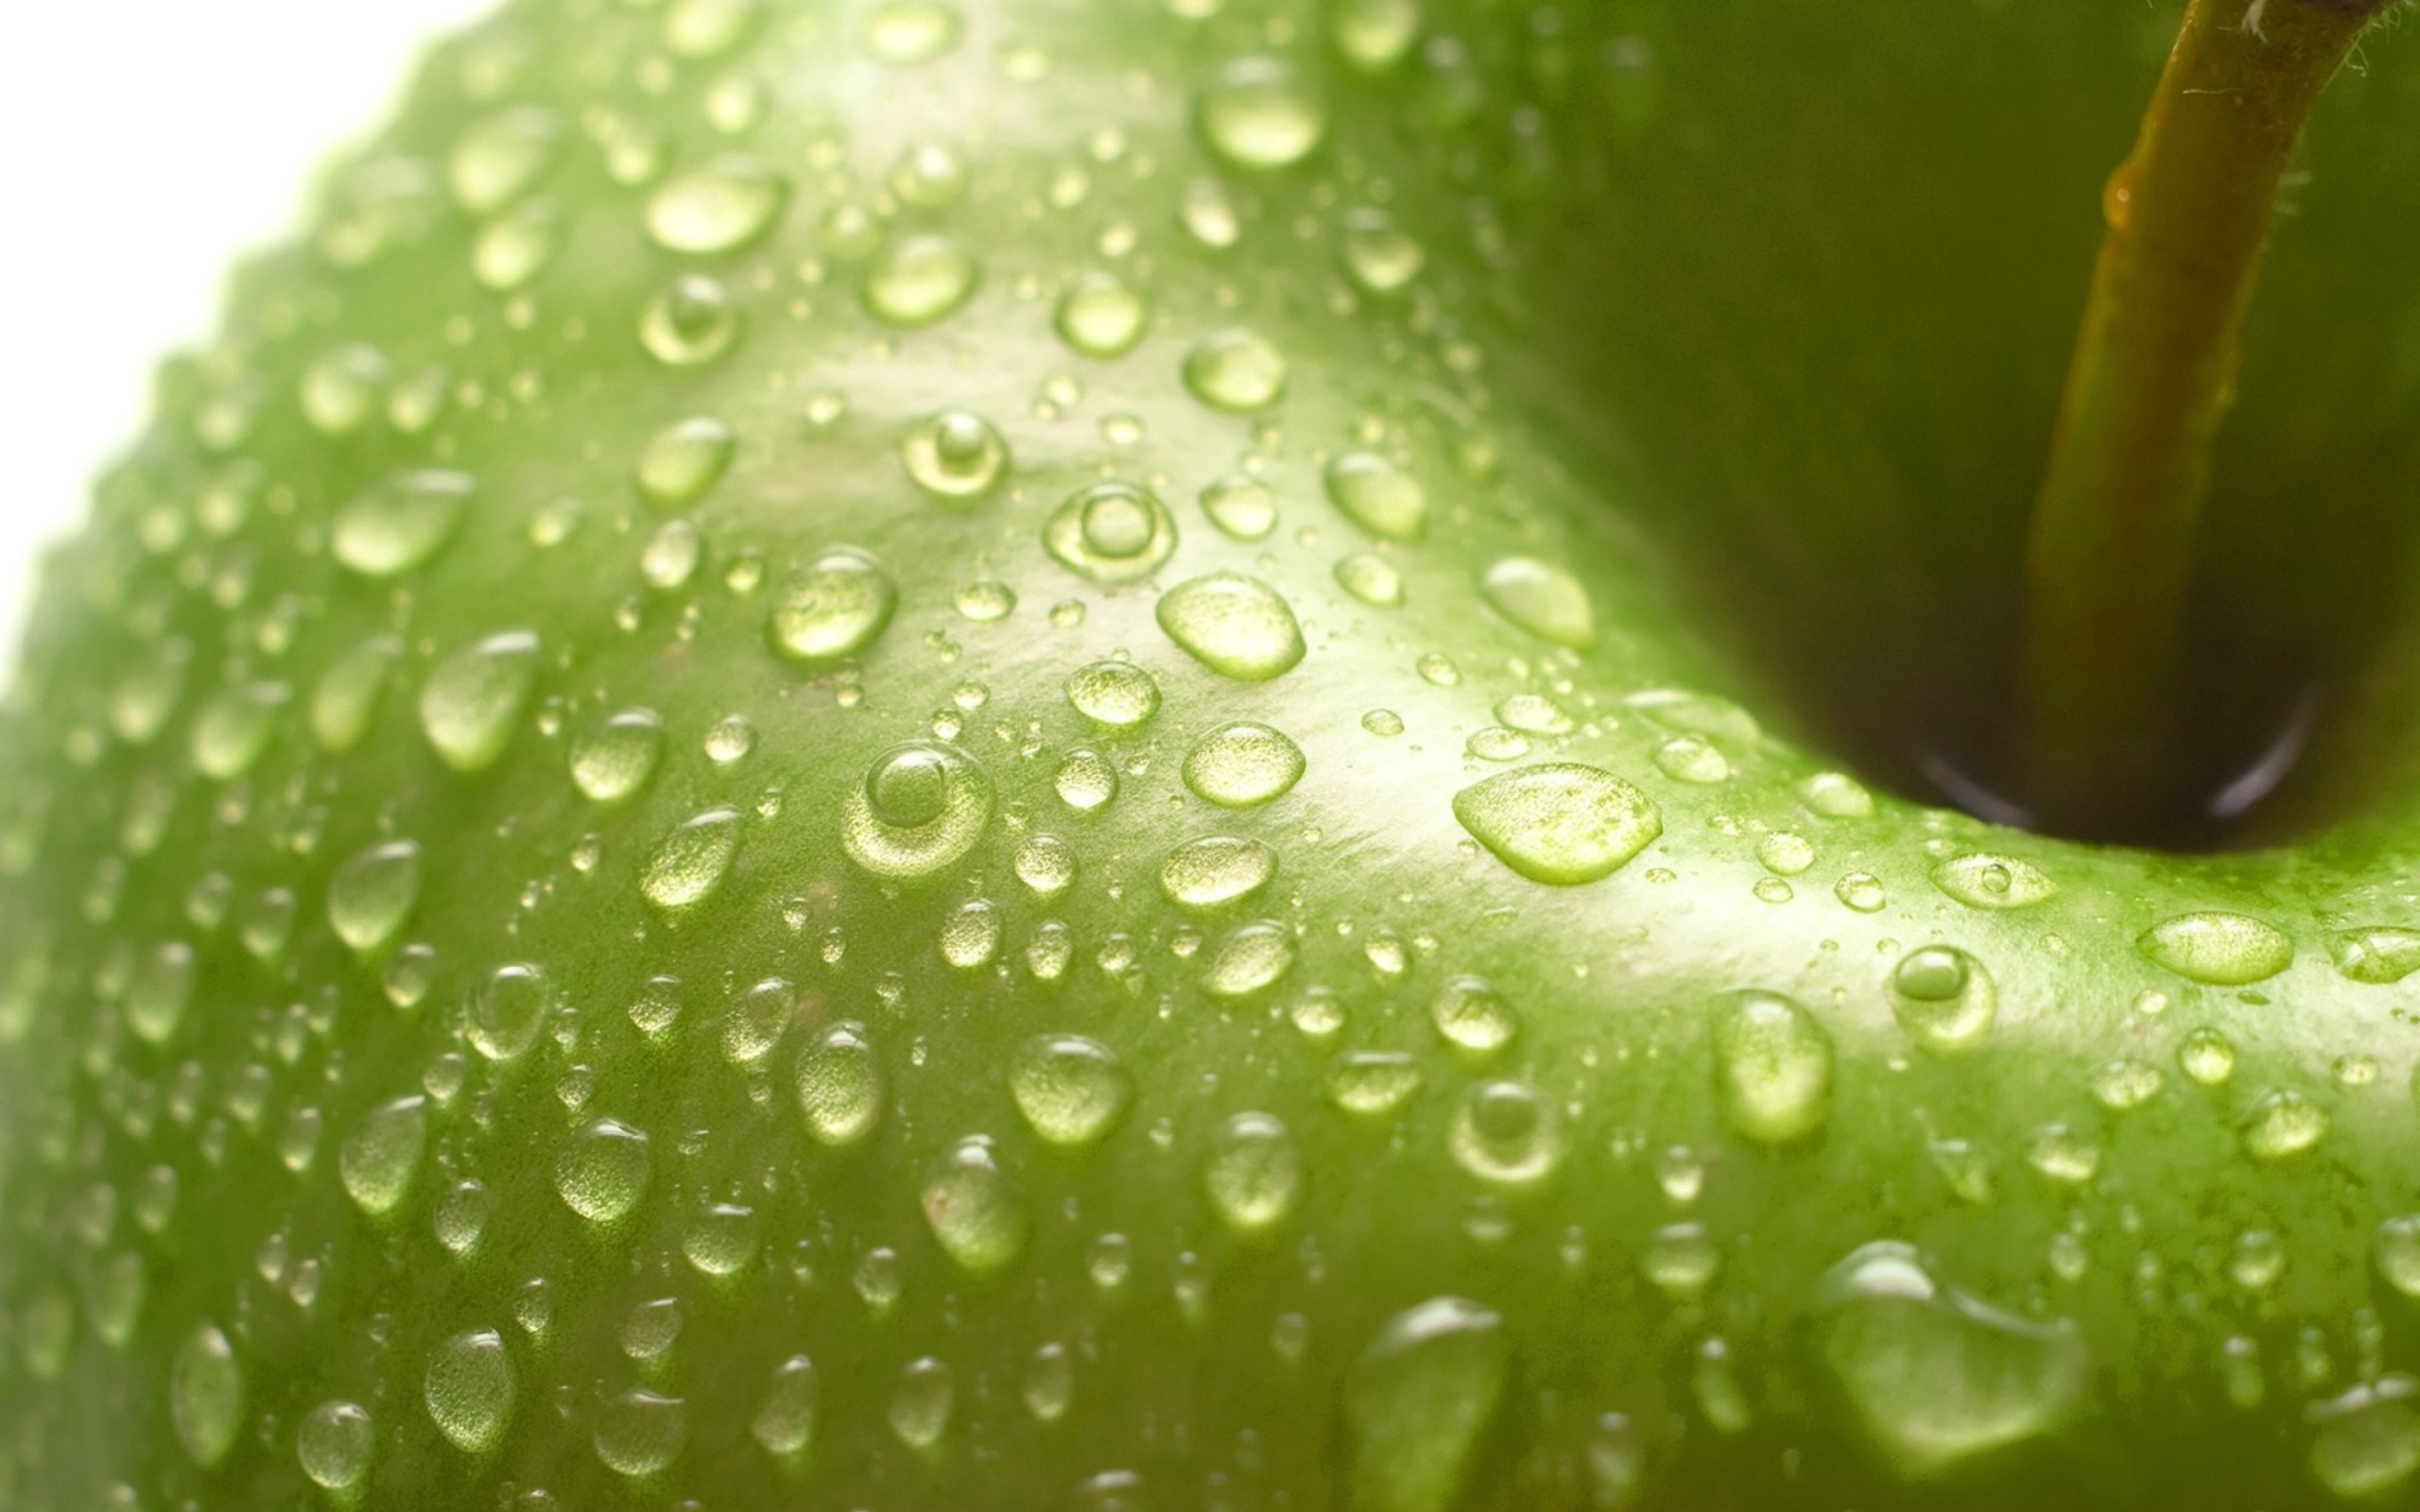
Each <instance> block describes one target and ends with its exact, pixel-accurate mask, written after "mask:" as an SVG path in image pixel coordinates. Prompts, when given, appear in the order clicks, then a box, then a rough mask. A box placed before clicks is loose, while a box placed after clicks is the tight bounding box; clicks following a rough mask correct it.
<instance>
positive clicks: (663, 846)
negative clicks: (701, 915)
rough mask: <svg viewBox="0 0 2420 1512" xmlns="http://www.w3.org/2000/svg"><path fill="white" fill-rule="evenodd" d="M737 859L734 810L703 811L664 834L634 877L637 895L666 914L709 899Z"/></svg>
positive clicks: (737, 832)
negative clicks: (637, 889)
mask: <svg viewBox="0 0 2420 1512" xmlns="http://www.w3.org/2000/svg"><path fill="white" fill-rule="evenodd" d="M738 854H739V811H738V810H736V809H708V810H707V811H706V812H705V813H703V814H700V815H698V816H695V817H694V818H690V819H686V820H683V822H682V823H681V824H680V825H679V826H678V827H676V828H675V829H674V830H673V831H672V833H669V834H667V835H666V836H665V837H664V839H663V840H662V841H661V842H659V843H658V844H657V846H656V848H655V853H654V854H653V855H651V856H649V857H648V863H647V869H646V870H645V871H644V872H642V873H641V874H640V876H639V895H640V896H641V897H643V898H645V899H646V900H647V901H648V902H650V903H652V904H654V905H655V906H656V907H658V908H661V909H663V910H664V911H665V912H666V913H674V912H678V911H680V910H682V909H684V908H694V907H696V906H697V905H698V904H700V903H702V902H705V901H706V900H707V899H709V898H711V897H713V896H714V895H715V892H716V891H717V889H718V888H720V887H721V886H722V885H723V880H724V879H725V878H727V877H729V876H730V875H731V868H732V863H733V861H734V860H735V858H736V857H737V856H738Z"/></svg>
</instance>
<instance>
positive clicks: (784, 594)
mask: <svg viewBox="0 0 2420 1512" xmlns="http://www.w3.org/2000/svg"><path fill="white" fill-rule="evenodd" d="M898 608H899V589H898V586H897V585H896V584H894V583H893V582H892V581H891V580H890V574H888V573H886V572H884V571H883V569H882V564H881V563H880V562H877V561H875V560H874V559H873V558H872V557H870V556H868V555H867V554H866V553H864V552H862V551H859V550H857V549H856V548H855V547H853V546H835V547H833V548H831V549H830V550H827V551H824V552H822V553H821V554H820V555H818V556H816V557H815V558H813V559H811V560H809V561H808V562H807V563H806V564H805V565H804V566H802V567H799V568H797V569H795V570H794V571H792V572H791V574H790V575H789V576H788V577H787V578H786V579H784V581H783V583H782V587H781V591H780V592H779V593H776V594H775V595H774V597H773V608H772V612H771V614H770V616H769V618H768V619H767V621H766V625H765V637H766V640H767V642H768V643H769V644H770V645H771V646H772V648H773V649H774V650H775V651H776V652H778V653H780V654H781V655H782V656H784V657H787V659H789V660H790V661H792V662H798V663H800V664H801V665H804V666H810V667H821V666H829V665H831V664H833V663H834V662H844V661H847V660H848V659H849V658H851V657H854V656H857V655H859V654H861V653H862V652H864V651H865V649H866V648H867V647H869V646H871V645H873V643H874V642H875V641H876V640H878V639H880V638H881V635H882V632H883V630H884V629H885V628H887V627H889V626H890V616H891V614H892V613H893V612H894V611H896V610H897V609H898Z"/></svg>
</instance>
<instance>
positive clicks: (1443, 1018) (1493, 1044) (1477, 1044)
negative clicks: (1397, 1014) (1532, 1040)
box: [1428, 976, 1521, 1056]
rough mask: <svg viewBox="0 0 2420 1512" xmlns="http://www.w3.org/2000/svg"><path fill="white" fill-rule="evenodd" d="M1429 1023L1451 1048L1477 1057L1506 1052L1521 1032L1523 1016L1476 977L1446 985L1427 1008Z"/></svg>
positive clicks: (1465, 977) (1455, 980)
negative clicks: (1521, 1017) (1516, 1012)
mask: <svg viewBox="0 0 2420 1512" xmlns="http://www.w3.org/2000/svg"><path fill="white" fill-rule="evenodd" d="M1428 1022H1431V1023H1433V1024H1435V1025H1436V1026H1437V1032H1438V1033H1439V1034H1440V1035H1443V1037H1444V1038H1445V1040H1446V1042H1447V1043H1448V1044H1452V1045H1456V1046H1459V1047H1461V1049H1463V1050H1467V1051H1469V1052H1470V1053H1471V1054H1473V1055H1477V1056H1487V1055H1493V1054H1495V1052H1496V1051H1498V1050H1501V1049H1503V1048H1504V1047H1505V1046H1506V1045H1508V1044H1511V1043H1512V1042H1513V1036H1514V1035H1516V1034H1518V1033H1519V1032H1520V1029H1521V1020H1520V1016H1519V1015H1517V1014H1515V1013H1514V1012H1513V1005H1512V1004H1510V1003H1508V1002H1506V1001H1505V1000H1504V994H1502V993H1501V992H1498V991H1497V990H1495V988H1493V987H1491V986H1490V985H1488V984H1487V983H1486V982H1485V981H1483V980H1481V979H1480V978H1478V977H1476V976H1458V977H1455V978H1453V979H1452V980H1451V981H1449V982H1447V983H1446V984H1445V986H1444V988H1443V990H1441V991H1440V992H1439V993H1438V994H1437V997H1436V1000H1435V1001H1434V1002H1432V1003H1431V1004H1429V1005H1428Z"/></svg>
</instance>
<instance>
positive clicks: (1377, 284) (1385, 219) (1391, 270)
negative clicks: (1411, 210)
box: [1343, 210, 1428, 297]
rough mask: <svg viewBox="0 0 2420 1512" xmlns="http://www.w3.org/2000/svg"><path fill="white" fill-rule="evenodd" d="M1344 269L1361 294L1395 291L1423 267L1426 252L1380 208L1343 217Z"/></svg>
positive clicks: (1415, 238)
mask: <svg viewBox="0 0 2420 1512" xmlns="http://www.w3.org/2000/svg"><path fill="white" fill-rule="evenodd" d="M1343 248H1344V271H1345V273H1346V274H1347V275H1348V276H1349V277H1351V279H1352V280H1353V282H1354V283H1356V284H1357V285H1358V286H1359V287H1360V289H1361V291H1362V292H1363V293H1365V294H1375V295H1379V296H1381V297H1384V296H1386V295H1390V294H1399V293H1401V292H1402V291H1403V290H1405V289H1406V288H1409V286H1410V285H1411V282H1412V280H1414V279H1416V278H1418V277H1419V276H1420V270H1421V269H1422V268H1423V267H1425V266H1427V263H1428V253H1427V251H1426V249H1424V248H1423V247H1422V246H1421V245H1420V241H1419V238H1417V237H1415V236H1413V235H1412V234H1411V233H1410V232H1408V231H1405V230H1404V229H1403V228H1402V227H1401V226H1400V225H1398V224H1396V222H1395V219H1394V217H1393V216H1392V215H1388V214H1387V213H1386V212H1385V211H1383V210H1356V211H1353V212H1351V213H1350V214H1348V215H1346V216H1345V217H1344V244H1343Z"/></svg>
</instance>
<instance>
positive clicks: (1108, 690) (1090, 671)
mask: <svg viewBox="0 0 2420 1512" xmlns="http://www.w3.org/2000/svg"><path fill="white" fill-rule="evenodd" d="M1066 691H1067V701H1068V702H1069V703H1071V704H1073V705H1075V706H1076V712H1077V713H1080V714H1082V715H1083V716H1084V717H1085V718H1087V719H1089V720H1091V721H1092V722H1093V723H1095V724H1097V725H1103V726H1106V727H1108V728H1109V729H1112V730H1133V729H1135V728H1137V727H1139V726H1142V725H1147V724H1149V723H1150V721H1151V716H1152V715H1153V714H1156V713H1159V712H1160V684H1159V682H1158V680H1157V679H1154V678H1153V677H1152V676H1151V675H1150V673H1149V672H1146V671H1144V670H1143V669H1142V668H1141V667H1138V666H1136V665H1134V664H1133V663H1132V662H1115V661H1102V662H1091V663H1089V664H1087V665H1085V666H1081V667H1078V668H1077V669H1076V670H1075V672H1073V673H1072V674H1070V675H1069V677H1068V679H1067V683H1066Z"/></svg>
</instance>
